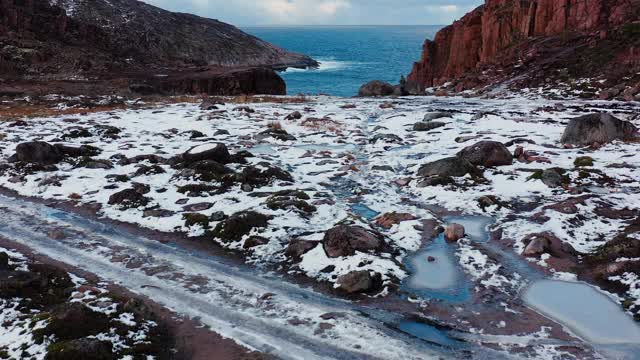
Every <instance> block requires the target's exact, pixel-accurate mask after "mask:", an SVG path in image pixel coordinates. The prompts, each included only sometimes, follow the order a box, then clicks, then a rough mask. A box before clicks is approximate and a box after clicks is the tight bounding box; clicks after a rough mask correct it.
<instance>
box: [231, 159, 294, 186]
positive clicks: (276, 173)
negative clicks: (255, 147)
mask: <svg viewBox="0 0 640 360" xmlns="http://www.w3.org/2000/svg"><path fill="white" fill-rule="evenodd" d="M258 165H259V166H248V167H246V168H244V169H242V172H239V173H236V174H235V175H234V176H233V179H234V180H235V181H237V182H240V183H243V184H248V185H252V186H266V185H269V184H271V183H272V182H273V181H274V180H276V179H277V180H282V181H289V182H293V177H292V176H291V174H290V173H288V172H287V171H284V170H282V169H280V168H278V167H275V166H271V165H270V164H268V163H259V164H258Z"/></svg>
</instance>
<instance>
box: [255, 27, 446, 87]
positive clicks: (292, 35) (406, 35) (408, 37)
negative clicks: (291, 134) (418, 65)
mask: <svg viewBox="0 0 640 360" xmlns="http://www.w3.org/2000/svg"><path fill="white" fill-rule="evenodd" d="M440 28H441V26H437V25H435V26H433V25H427V26H296V27H291V26H282V27H280V26H278V27H275V26H265V27H245V28H243V30H244V31H246V32H248V33H250V34H252V35H255V36H257V37H259V38H261V39H263V40H266V41H269V42H271V43H273V44H276V45H278V46H280V47H283V48H285V49H287V50H291V51H295V52H300V53H303V54H306V55H309V56H311V57H313V58H314V59H316V60H318V61H319V62H320V68H318V69H316V70H298V69H292V70H291V69H290V70H288V71H286V72H283V73H281V75H282V77H283V78H284V79H285V81H286V82H287V92H288V93H289V94H291V95H295V94H300V93H304V94H319V93H322V94H328V95H334V96H354V95H356V94H357V93H358V89H359V88H360V86H361V85H362V84H364V83H366V82H368V81H370V80H383V81H388V82H391V83H394V84H396V83H398V82H399V80H400V76H401V75H407V74H408V73H409V72H410V71H411V67H412V66H413V62H414V61H417V60H419V59H420V55H421V52H422V44H423V43H424V41H425V39H431V38H433V36H435V33H436V32H437V31H438V30H439V29H440Z"/></svg>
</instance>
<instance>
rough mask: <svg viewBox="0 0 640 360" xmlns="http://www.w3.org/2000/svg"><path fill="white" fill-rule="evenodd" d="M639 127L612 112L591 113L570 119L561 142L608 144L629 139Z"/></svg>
mask: <svg viewBox="0 0 640 360" xmlns="http://www.w3.org/2000/svg"><path fill="white" fill-rule="evenodd" d="M637 134H638V129H637V128H636V127H635V126H634V125H633V124H631V123H630V122H628V121H622V120H620V119H618V118H616V117H614V116H613V115H611V114H608V113H601V114H591V115H585V116H581V117H578V118H575V119H572V120H571V121H569V125H567V128H566V129H565V131H564V134H563V135H562V139H561V140H560V142H562V143H563V144H573V145H592V144H594V143H595V144H606V143H609V142H611V141H613V140H629V139H631V138H633V137H634V136H635V135H637Z"/></svg>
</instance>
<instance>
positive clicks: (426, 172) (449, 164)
mask: <svg viewBox="0 0 640 360" xmlns="http://www.w3.org/2000/svg"><path fill="white" fill-rule="evenodd" d="M478 172H479V170H478V168H476V167H475V166H474V165H473V164H472V163H470V162H469V161H467V160H465V159H462V158H460V157H449V158H444V159H440V160H437V161H434V162H430V163H427V164H424V165H422V166H421V167H420V169H419V170H418V176H420V177H431V176H442V177H461V176H465V175H467V174H476V173H478Z"/></svg>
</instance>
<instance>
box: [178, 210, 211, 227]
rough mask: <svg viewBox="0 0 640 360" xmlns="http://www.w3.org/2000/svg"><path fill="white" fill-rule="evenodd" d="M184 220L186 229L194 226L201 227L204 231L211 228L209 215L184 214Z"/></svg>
mask: <svg viewBox="0 0 640 360" xmlns="http://www.w3.org/2000/svg"><path fill="white" fill-rule="evenodd" d="M182 218H183V219H184V220H185V221H184V226H185V227H188V228H190V227H193V226H200V227H202V228H203V229H208V228H209V217H208V216H207V215H204V214H198V213H189V214H183V215H182Z"/></svg>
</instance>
